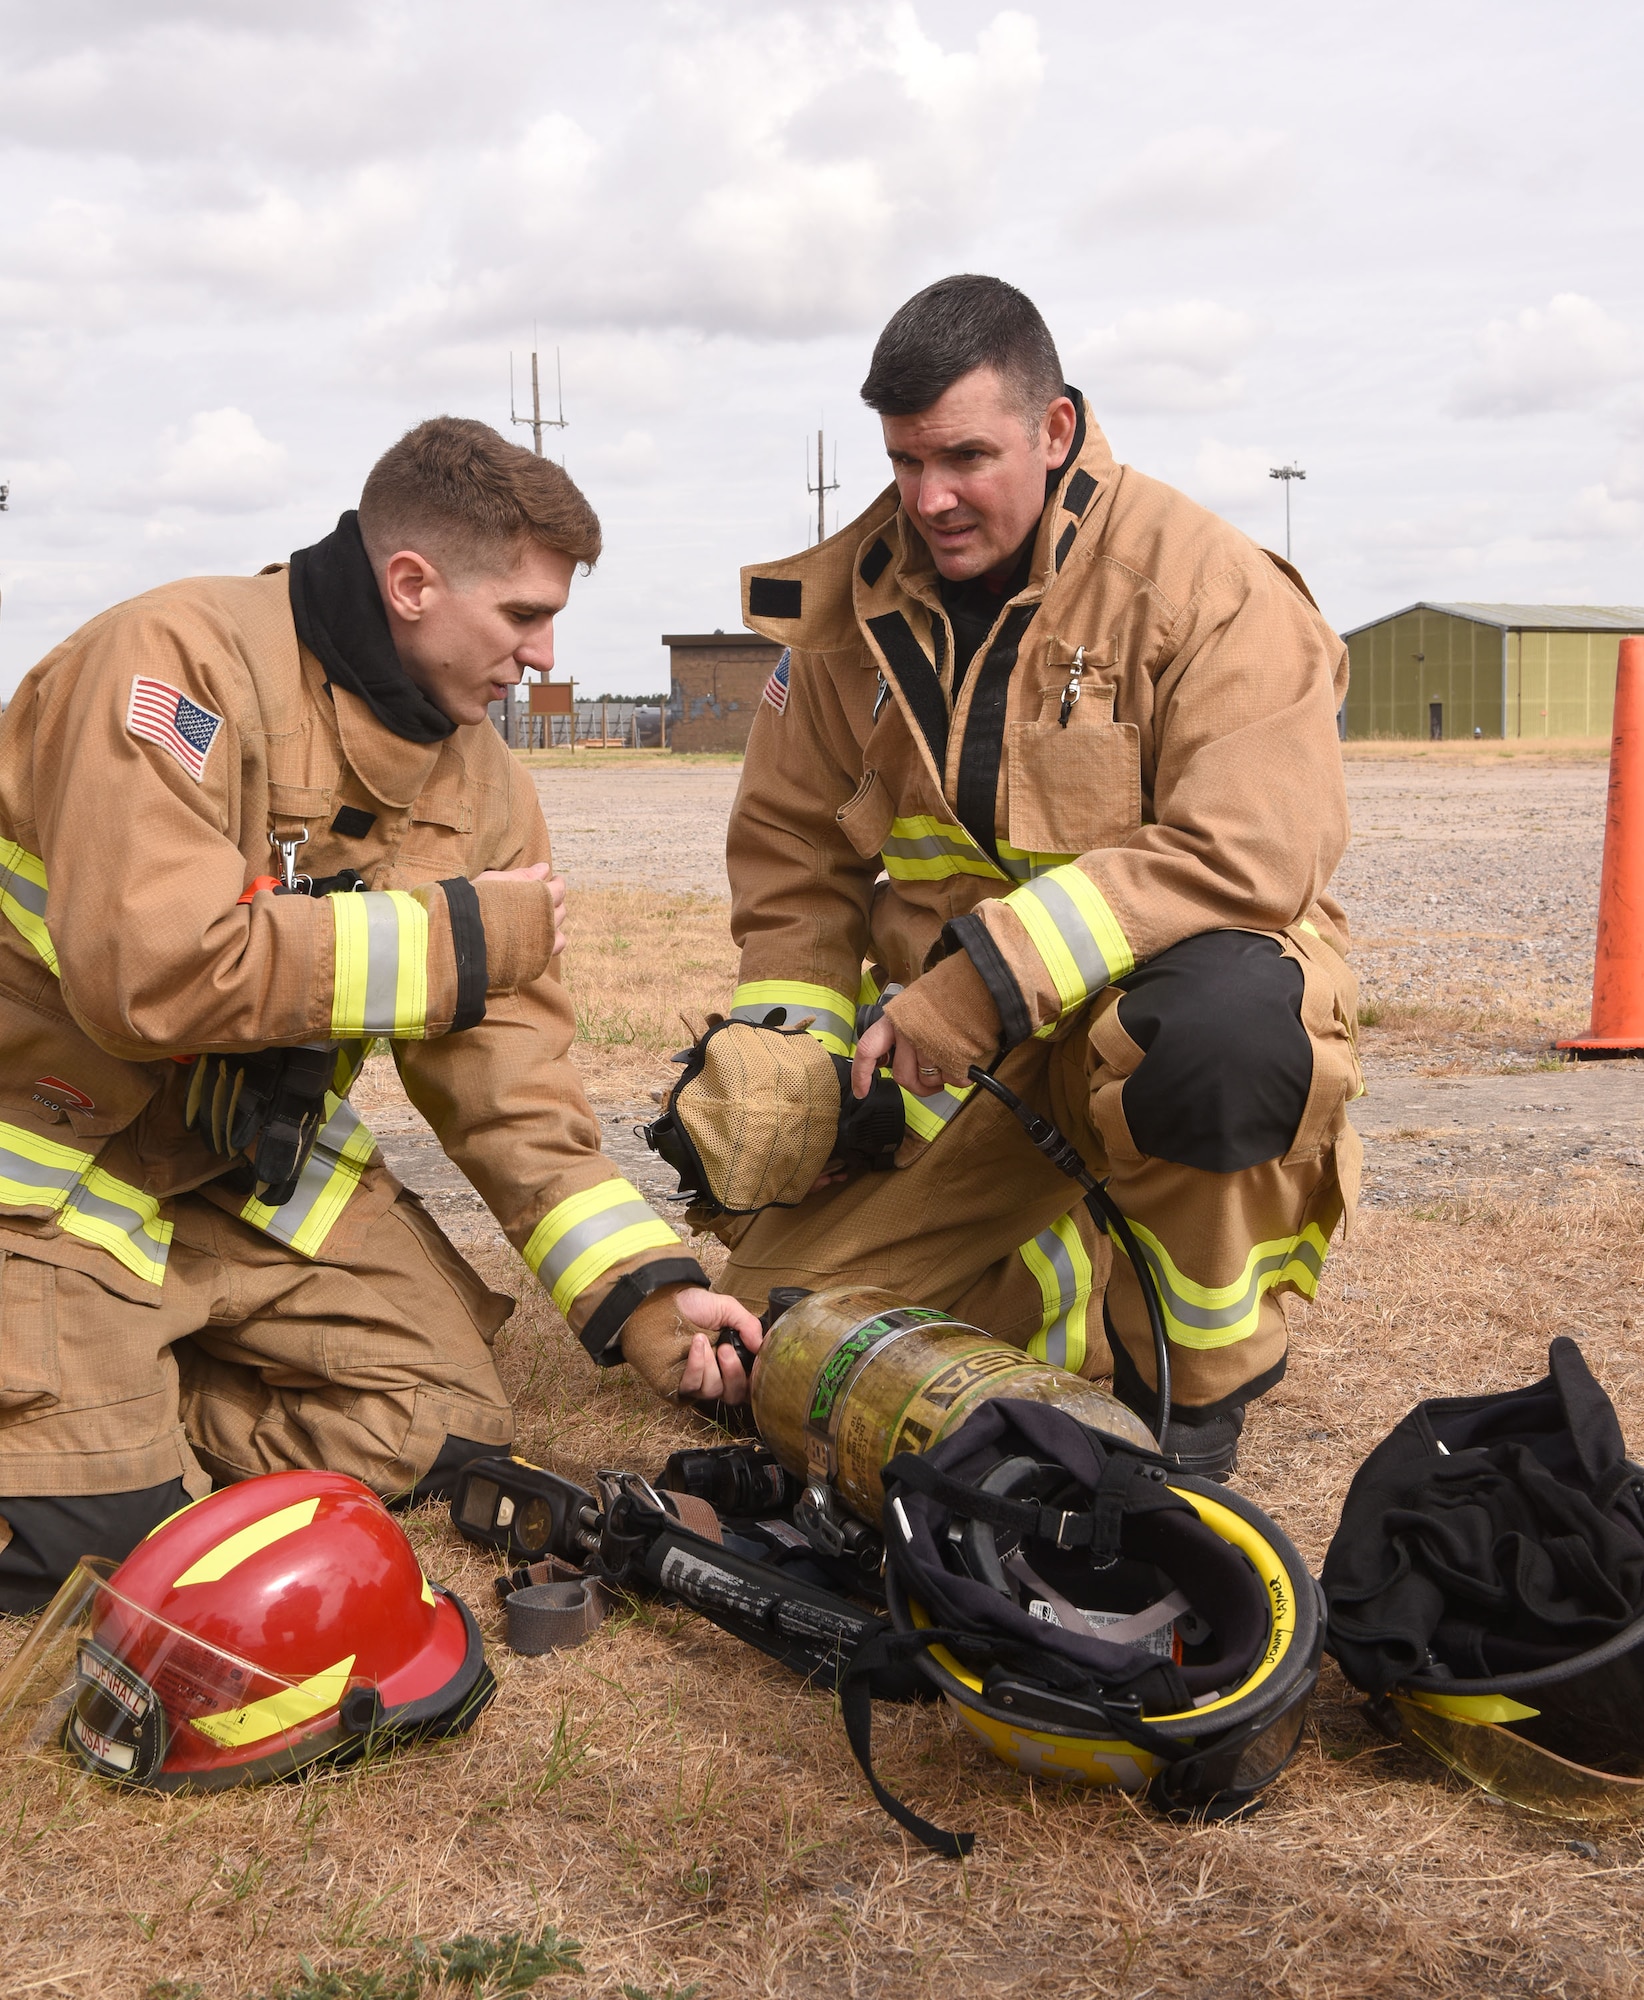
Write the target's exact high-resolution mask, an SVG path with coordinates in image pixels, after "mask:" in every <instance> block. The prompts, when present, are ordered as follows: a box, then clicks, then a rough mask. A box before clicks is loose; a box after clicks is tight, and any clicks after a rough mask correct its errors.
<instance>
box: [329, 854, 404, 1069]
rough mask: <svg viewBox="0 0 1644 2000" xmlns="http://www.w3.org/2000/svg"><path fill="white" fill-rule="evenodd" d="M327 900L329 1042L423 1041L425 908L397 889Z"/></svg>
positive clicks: (373, 890)
mask: <svg viewBox="0 0 1644 2000" xmlns="http://www.w3.org/2000/svg"><path fill="white" fill-rule="evenodd" d="M326 901H327V902H328V903H329V904H330V905H331V912H332V921H333V923H334V924H335V926H336V957H335V963H334V973H333V983H332V990H331V1034H332V1037H333V1039H334V1040H336V1041H345V1040H347V1039H348V1038H349V1037H350V1036H353V1035H388V1036H390V1037H392V1038H393V1039H394V1040H396V1041H420V1040H422V1038H423V1037H424V1036H425V1035H426V1034H427V1032H428V912H427V911H426V910H425V909H424V908H423V906H422V904H421V903H419V902H418V901H417V899H416V897H415V896H409V895H407V894H406V892H405V891H404V890H403V889H369V890H365V891H361V892H358V893H356V894H355V895H352V896H328V897H327V898H326Z"/></svg>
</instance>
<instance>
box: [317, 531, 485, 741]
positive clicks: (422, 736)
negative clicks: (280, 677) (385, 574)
mask: <svg viewBox="0 0 1644 2000" xmlns="http://www.w3.org/2000/svg"><path fill="white" fill-rule="evenodd" d="M291 615H292V618H293V619H294V620H295V621H296V626H297V637H298V638H299V639H300V640H301V641H302V642H303V644H304V645H305V646H306V647H307V648H308V650H309V651H310V652H311V653H312V654H313V655H314V657H315V658H316V659H317V660H318V661H319V663H320V665H321V666H322V667H324V669H325V673H326V681H327V683H328V685H331V686H335V687H340V688H346V689H347V690H348V692H349V693H350V694H352V695H357V696H358V697H359V699H360V700H361V701H363V702H364V703H365V705H366V707H367V708H369V709H370V711H371V713H372V714H373V715H374V716H375V717H376V718H377V720H378V721H379V722H380V723H381V724H382V726H383V727H384V728H385V729H389V730H392V731H393V733H394V734H395V735H396V736H399V737H402V738H403V739H404V740H405V741H406V742H407V743H438V742H440V741H442V740H443V739H444V738H445V737H447V736H450V735H452V734H454V733H455V730H456V726H457V725H456V724H455V723H454V722H453V721H452V720H451V718H450V717H449V716H448V715H446V714H445V713H444V712H443V711H442V710H441V709H438V708H436V707H435V706H434V704H433V703H432V702H431V701H430V700H429V699H428V697H427V695H425V694H424V693H423V691H422V689H421V688H419V687H418V686H417V684H416V682H415V681H414V680H412V678H411V676H410V675H409V674H408V673H407V672H406V671H405V669H404V667H402V666H401V665H400V659H399V655H398V653H396V652H395V650H394V639H393V635H392V633H391V632H390V631H389V629H388V614H387V612H386V611H384V610H383V607H382V593H381V591H379V590H378V588H377V579H376V575H375V573H374V572H373V570H372V568H371V559H370V557H369V556H368V555H367V554H366V552H365V543H364V542H363V541H362V540H361V538H360V517H359V515H358V514H356V513H354V512H353V511H352V510H350V511H349V512H348V513H346V514H344V515H343V516H342V517H341V518H340V519H339V520H338V522H337V525H336V527H335V528H334V529H333V530H332V532H331V533H330V534H329V535H327V536H326V537H325V539H324V540H323V541H319V542H316V543H315V544H314V546H313V547H312V548H308V549H297V550H296V551H294V553H293V554H292V557H291Z"/></svg>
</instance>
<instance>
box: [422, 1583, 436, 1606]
mask: <svg viewBox="0 0 1644 2000" xmlns="http://www.w3.org/2000/svg"><path fill="white" fill-rule="evenodd" d="M422 1601H423V1603H424V1604H428V1605H432V1604H433V1602H434V1586H433V1585H432V1584H431V1583H430V1582H429V1581H428V1579H427V1577H424V1578H423V1580H422Z"/></svg>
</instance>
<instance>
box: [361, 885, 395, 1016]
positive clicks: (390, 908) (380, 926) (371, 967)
mask: <svg viewBox="0 0 1644 2000" xmlns="http://www.w3.org/2000/svg"><path fill="white" fill-rule="evenodd" d="M360 901H361V902H362V903H363V904H364V905H365V936H366V946H367V956H366V962H365V963H366V972H365V1014H364V1017H363V1019H364V1024H365V1026H366V1027H367V1028H375V1029H378V1030H379V1031H380V1032H382V1033H383V1034H392V1033H393V1032H394V1031H395V1030H396V1029H397V1028H398V1027H399V1026H400V1022H399V1019H398V1010H399V997H400V917H399V912H398V910H396V909H395V907H394V905H393V903H392V901H391V900H390V899H389V898H388V897H387V896H362V897H361V898H360Z"/></svg>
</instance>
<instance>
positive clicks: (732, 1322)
mask: <svg viewBox="0 0 1644 2000" xmlns="http://www.w3.org/2000/svg"><path fill="white" fill-rule="evenodd" d="M674 1310H675V1311H676V1312H677V1313H678V1314H679V1316H680V1318H681V1319H682V1320H684V1322H685V1323H686V1325H687V1326H693V1327H698V1328H702V1329H706V1330H705V1331H701V1332H698V1333H697V1334H696V1336H695V1338H694V1339H693V1340H692V1342H691V1352H690V1357H689V1359H688V1360H687V1361H686V1363H685V1373H684V1374H683V1375H682V1376H681V1377H680V1378H679V1393H680V1396H681V1397H682V1398H684V1399H686V1400H688V1401H695V1400H698V1399H700V1400H701V1401H703V1402H707V1403H712V1402H716V1401H717V1402H725V1403H745V1402H746V1401H747V1400H748V1375H747V1370H746V1369H745V1368H744V1367H743V1366H742V1363H741V1362H740V1361H739V1360H738V1359H737V1357H736V1350H735V1349H734V1348H731V1347H716V1346H715V1345H714V1344H713V1342H712V1340H711V1339H710V1338H709V1333H711V1332H718V1331H719V1330H720V1329H721V1328H724V1327H728V1328H729V1329H730V1331H731V1332H732V1333H735V1334H739V1335H740V1336H741V1338H742V1344H743V1346H744V1347H746V1348H747V1350H748V1352H749V1353H750V1354H757V1353H758V1352H759V1346H760V1343H761V1341H763V1340H764V1338H765V1335H764V1333H763V1332H762V1330H761V1328H760V1325H759V1321H758V1320H757V1319H756V1318H755V1316H754V1315H753V1314H752V1313H751V1312H749V1310H748V1308H747V1307H746V1306H745V1305H743V1304H741V1303H740V1302H739V1301H738V1300H736V1299H733V1298H729V1297H727V1296H726V1294H725V1293H724V1292H705V1291H704V1290H703V1289H702V1287H701V1286H700V1285H687V1286H686V1287H685V1289H684V1291H682V1292H681V1293H680V1295H679V1297H678V1298H677V1299H675V1301H674Z"/></svg>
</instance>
